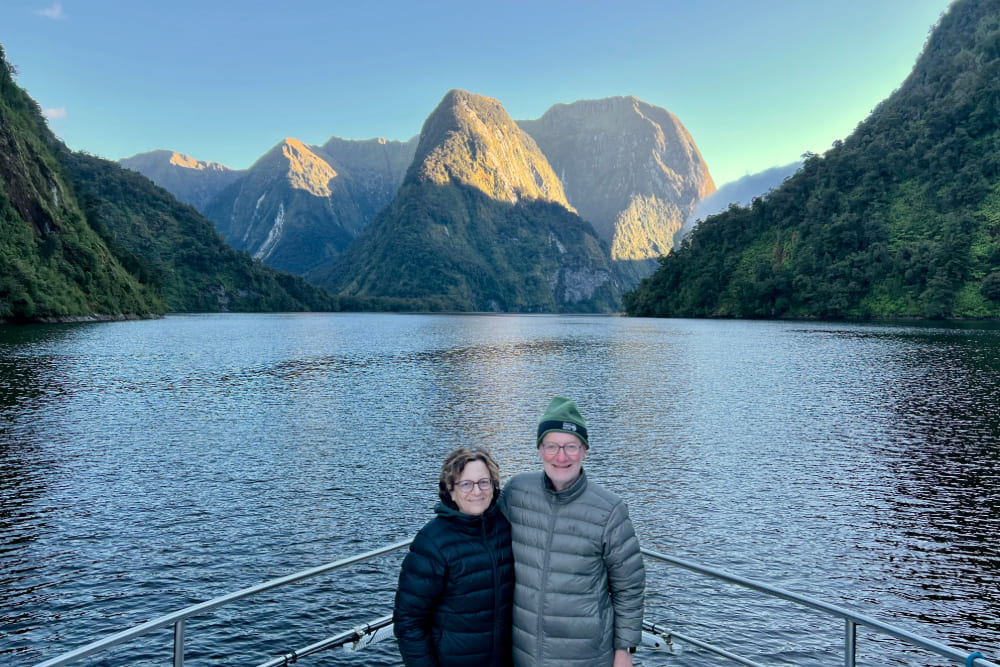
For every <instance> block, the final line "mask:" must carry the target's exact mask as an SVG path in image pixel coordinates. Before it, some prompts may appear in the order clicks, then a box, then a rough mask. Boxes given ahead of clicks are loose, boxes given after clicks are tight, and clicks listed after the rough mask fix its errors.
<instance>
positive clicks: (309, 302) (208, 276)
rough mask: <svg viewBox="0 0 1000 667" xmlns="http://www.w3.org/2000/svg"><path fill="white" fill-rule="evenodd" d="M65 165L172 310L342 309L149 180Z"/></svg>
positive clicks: (73, 160)
mask: <svg viewBox="0 0 1000 667" xmlns="http://www.w3.org/2000/svg"><path fill="white" fill-rule="evenodd" d="M62 161H63V163H64V164H65V165H66V168H67V170H68V171H69V173H70V174H72V176H73V180H74V183H75V184H76V187H77V189H78V191H79V192H80V194H81V198H82V200H83V202H84V206H85V209H86V210H87V214H88V218H89V219H90V221H91V224H92V225H93V226H95V227H96V228H98V229H100V230H102V232H103V235H104V236H105V237H106V238H108V239H110V243H112V245H113V247H114V249H115V251H116V252H117V254H118V255H119V256H121V257H123V258H124V259H123V261H124V262H125V264H126V266H128V267H130V268H131V269H132V270H133V272H134V273H136V275H138V276H139V277H140V278H141V279H142V281H143V282H144V283H145V284H148V285H150V286H151V287H153V288H154V289H155V290H156V292H157V293H158V294H160V295H162V298H163V300H164V302H165V303H166V305H167V308H168V309H169V310H171V311H180V312H227V311H231V312H235V311H243V312H285V311H316V310H318V311H335V310H340V308H341V307H340V301H339V300H338V299H337V298H335V297H333V296H332V295H330V294H329V293H328V292H326V291H325V290H323V289H321V288H318V287H316V286H314V285H310V284H308V283H306V282H305V281H304V280H303V279H302V278H300V277H299V276H294V275H291V274H288V273H283V272H281V271H277V270H275V269H273V268H271V267H269V266H264V265H262V264H261V263H260V262H257V261H255V260H253V259H252V258H251V257H250V256H248V255H247V254H246V253H244V252H237V251H235V250H233V249H232V248H231V247H230V246H229V245H228V244H226V242H225V241H224V240H223V239H222V238H221V237H220V236H219V233H218V232H217V231H216V230H215V227H214V226H213V225H212V223H211V221H209V220H208V219H206V218H205V217H203V216H202V215H201V214H199V213H198V212H197V211H196V210H194V208H192V207H191V206H189V205H187V204H184V203H181V202H179V201H177V199H175V198H174V196H173V195H171V194H170V193H169V192H167V191H166V190H165V189H163V188H161V187H159V186H157V185H155V184H154V183H153V182H152V181H150V180H149V179H147V178H146V177H145V176H142V175H141V174H139V173H136V172H134V171H130V170H128V169H125V168H123V167H121V166H120V165H118V164H116V163H114V162H110V161H108V160H101V159H98V158H95V157H92V156H89V155H85V154H82V153H70V152H69V151H67V152H66V153H65V154H64V155H63V156H62Z"/></svg>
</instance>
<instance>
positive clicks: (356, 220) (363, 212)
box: [205, 137, 416, 275]
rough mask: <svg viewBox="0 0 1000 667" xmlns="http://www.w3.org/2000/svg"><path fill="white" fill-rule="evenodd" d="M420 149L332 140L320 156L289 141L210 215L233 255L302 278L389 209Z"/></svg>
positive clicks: (209, 209) (228, 191)
mask: <svg viewBox="0 0 1000 667" xmlns="http://www.w3.org/2000/svg"><path fill="white" fill-rule="evenodd" d="M415 145H416V142H415V141H412V142H407V143H402V142H389V141H384V140H372V141H368V142H350V141H347V140H343V139H338V138H336V137H335V138H333V139H331V140H330V141H329V142H327V144H326V145H325V146H324V147H322V148H320V147H315V146H308V145H306V144H304V143H302V142H301V141H299V140H297V139H293V138H288V139H285V140H284V141H283V142H281V143H280V144H278V145H277V146H275V147H274V148H272V149H271V150H270V151H269V152H267V153H266V154H265V155H263V156H262V157H261V158H260V159H259V160H257V162H255V163H254V164H253V165H252V166H251V167H250V169H249V170H247V172H246V174H245V175H244V176H243V177H242V178H240V179H239V180H238V181H236V182H234V183H233V184H232V185H230V186H229V187H227V188H225V189H224V190H223V191H221V192H220V193H219V194H218V195H216V196H215V197H214V198H213V199H212V200H211V201H210V202H209V203H208V204H207V205H206V206H205V214H206V215H207V216H208V217H209V218H210V219H212V220H213V221H215V224H216V227H217V228H218V230H219V231H220V232H221V233H222V235H223V237H224V238H225V239H226V240H227V241H228V242H229V243H230V244H231V245H232V246H233V247H234V248H237V249H239V250H246V251H247V252H249V253H251V254H252V255H253V257H254V258H256V259H259V260H261V261H262V262H265V263H266V264H268V265H270V266H273V267H275V268H278V269H282V270H286V271H291V272H293V273H296V274H299V275H301V274H305V273H308V272H309V271H311V270H313V269H316V268H317V267H319V266H321V265H323V264H325V263H327V262H329V260H330V259H331V258H333V257H336V256H337V255H338V254H339V253H341V252H342V251H343V250H344V248H346V247H347V245H348V244H349V243H350V242H351V241H352V240H353V239H354V237H355V236H356V235H357V233H358V232H359V231H360V230H361V228H362V227H364V226H365V225H366V224H367V223H368V222H369V221H370V220H371V219H372V218H373V217H374V216H375V213H377V212H378V211H379V210H380V209H381V208H382V207H383V206H385V205H386V204H387V203H388V202H389V201H391V199H392V197H393V196H394V195H395V193H396V189H397V188H398V186H399V183H400V182H401V181H402V176H403V173H404V172H405V169H406V166H407V165H409V162H410V159H411V158H412V151H413V149H414V148H415ZM341 160H343V161H341ZM348 165H350V166H348Z"/></svg>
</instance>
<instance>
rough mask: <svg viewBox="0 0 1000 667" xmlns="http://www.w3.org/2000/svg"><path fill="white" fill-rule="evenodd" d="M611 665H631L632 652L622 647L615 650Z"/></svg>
mask: <svg viewBox="0 0 1000 667" xmlns="http://www.w3.org/2000/svg"><path fill="white" fill-rule="evenodd" d="M613 667H632V654H631V653H629V652H628V651H625V650H623V649H617V650H616V651H615V662H614V666H613Z"/></svg>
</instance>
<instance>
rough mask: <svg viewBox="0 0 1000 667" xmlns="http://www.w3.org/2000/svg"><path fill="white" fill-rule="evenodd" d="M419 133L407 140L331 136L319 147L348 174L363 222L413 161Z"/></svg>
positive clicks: (393, 189) (389, 196)
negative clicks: (357, 138)
mask: <svg viewBox="0 0 1000 667" xmlns="http://www.w3.org/2000/svg"><path fill="white" fill-rule="evenodd" d="M418 139H419V136H417V137H413V138H411V139H410V140H409V141H405V142H404V141H388V140H386V139H382V138H378V139H367V140H361V141H359V140H354V139H341V138H340V137H331V138H330V140H329V141H327V142H326V143H325V144H323V146H322V147H321V148H320V154H321V155H327V156H329V158H330V159H331V161H332V162H333V163H336V164H339V165H340V166H341V167H342V168H343V169H344V171H346V172H347V173H348V174H350V175H351V179H350V186H349V187H350V192H351V196H352V198H353V199H354V201H355V202H356V203H357V206H358V211H360V213H361V218H362V221H363V222H362V226H363V225H365V224H368V223H369V222H370V221H371V220H372V219H373V218H374V217H375V215H376V214H377V213H378V212H379V211H381V210H382V209H383V208H384V207H385V206H386V204H388V203H389V202H391V201H392V198H393V197H395V196H396V191H397V190H399V186H400V185H401V184H402V182H403V177H405V176H406V170H407V169H408V168H409V166H410V163H412V162H413V155H414V153H415V152H416V150H417V141H418Z"/></svg>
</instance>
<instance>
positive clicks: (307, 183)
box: [269, 137, 337, 197]
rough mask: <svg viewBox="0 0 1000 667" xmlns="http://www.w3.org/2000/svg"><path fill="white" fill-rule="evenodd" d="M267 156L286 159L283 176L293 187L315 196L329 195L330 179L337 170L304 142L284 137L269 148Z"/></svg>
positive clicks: (335, 175)
mask: <svg viewBox="0 0 1000 667" xmlns="http://www.w3.org/2000/svg"><path fill="white" fill-rule="evenodd" d="M269 156H270V157H271V159H277V158H278V157H279V156H280V157H281V158H284V159H285V160H286V161H287V163H288V165H287V170H286V172H285V177H286V178H287V179H288V182H289V184H290V185H291V186H292V187H293V188H295V189H297V190H305V191H306V192H308V193H310V194H312V195H315V196H316V197H329V196H330V181H331V180H333V179H334V178H336V177H337V171H336V170H335V169H334V168H333V167H332V166H330V164H329V163H328V162H327V161H326V160H324V159H323V158H321V157H320V156H319V155H317V154H316V153H315V152H314V151H313V149H312V148H311V147H310V146H308V145H307V144H305V143H304V142H302V141H299V140H298V139H296V138H294V137H286V138H285V139H284V141H282V142H281V143H280V144H278V145H277V146H275V147H274V148H273V149H271V151H270V153H269Z"/></svg>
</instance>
